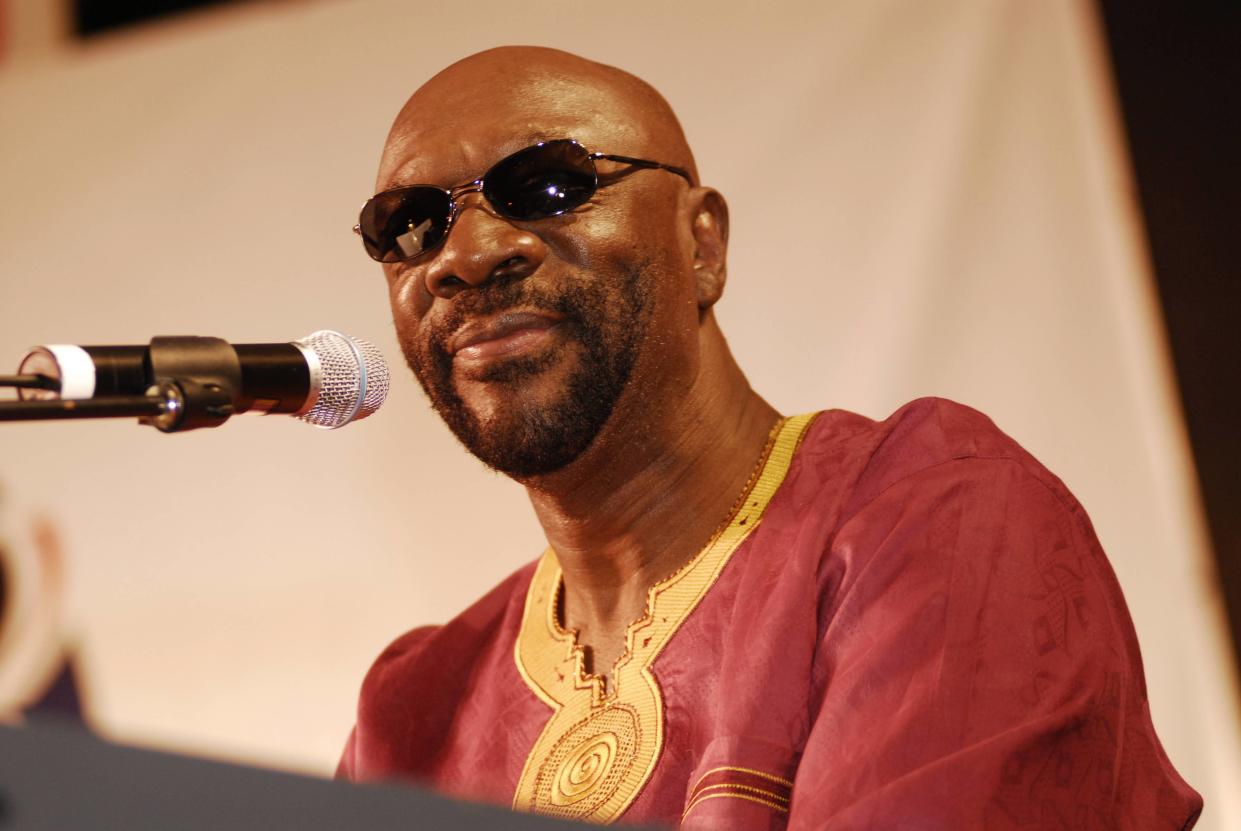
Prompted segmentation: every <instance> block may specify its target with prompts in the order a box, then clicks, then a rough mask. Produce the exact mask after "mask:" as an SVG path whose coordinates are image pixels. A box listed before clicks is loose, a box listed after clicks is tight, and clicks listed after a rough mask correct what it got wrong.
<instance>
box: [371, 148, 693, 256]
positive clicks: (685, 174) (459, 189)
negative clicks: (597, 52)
mask: <svg viewBox="0 0 1241 831" xmlns="http://www.w3.org/2000/svg"><path fill="white" fill-rule="evenodd" d="M557 144H572V145H574V146H576V147H579V148H581V150H582V152H583V153H585V154H586V160H587V161H589V162H590V167H591V173H592V175H593V178H594V182H593V184H592V186H591V191H590V194H589V195H588V196H587V197H586V199H587V200H589V199H590V198H591V197H592V196H594V195H595V194H596V193H597V192H598V191H599V169H598V167H596V166H595V162H596V161H599V160H600V159H603V160H605V161H610V162H620V163H621V164H627V165H630V166H631V167H637V168H642V169H645V170H667V171H668V172H669V173H675V174H676V175H678V176H680V177H681V178H682V179H684V180H685V181H687V182H689V184H690V187H694V179H693V177H692V176H691V175H690V173H689V171H688V170H686V169H685V168H683V167H677V166H675V165H670V164H663V163H662V162H654V161H651V160H650V159H638V158H634V157H633V156H622V155H619V154H616V153H592V152H591V151H589V150H587V149H586V147H585V146H584V145H583V144H582V143H581V142H579V141H578V140H577V139H571V138H562V139H549V140H547V141H540V142H538V143H537V144H532V145H530V146H529V147H523V148H522V149H520V150H517V151H514V152H512V153H510V154H508V155H507V156H505V157H504V158H502V159H500V160H499V161H498V162H496V163H495V164H493V165H492V166H491V167H489V168H487V171H486V172H485V173H484V174H483V175H482V176H480V177H478V178H477V179H474V180H473V181H470V182H465V183H464V184H460V185H456V186H455V187H451V188H442V187H440V186H439V185H426V184H414V185H402V186H401V187H397V188H389V189H388V190H384V191H380V192H379V193H377V194H375V195H374V196H372V197H371V198H370V199H367V200H366V201H365V202H363V203H362V211H361V212H365V211H366V207H367V206H368V205H370V204H371V202H372V201H374V200H375V199H378V198H379V197H381V196H385V195H387V194H391V193H397V192H401V191H409V190H413V189H415V188H417V189H422V188H431V189H433V190H437V191H439V192H440V193H443V194H446V195H447V196H448V222H447V224H446V225H445V226H444V233H443V235H442V236H441V237H440V239H439V241H438V242H436V243H435V244H434V245H432V246H431V247H430V248H424V249H423V250H421V251H419V252H418V253H417V254H414V255H413V256H412V257H402V258H401V259H398V260H380V259H377V258H376V257H375V256H374V255H372V254H371V252H370V249H369V248H368V249H367V250H366V255H367V256H368V257H370V258H371V259H372V260H375V261H376V262H380V263H387V262H392V263H403V262H409V261H410V260H416V259H418V258H419V257H421V256H423V255H424V254H426V253H427V252H429V251H434V250H436V249H437V248H439V247H440V246H441V245H443V244H444V241H445V240H447V239H448V234H449V233H450V232H451V231H452V227H453V225H455V224H456V222H457V216H458V215H459V213H460V207H459V206H460V202H459V199H460V198H461V197H462V196H465V195H466V194H469V193H481V194H483V196H484V197H486V198H487V204H489V205H491V207H492V209H493V210H495V212H496V213H498V214H499V215H500V216H502V217H504V218H505V219H513V220H516V221H518V222H535V221H537V220H539V219H550V218H551V217H553V216H561V215H563V214H566V213H568V212H569V211H572V210H576V209H577V208H579V207H581V206H582V205H583V204H585V201H586V200H583V202H579V203H578V204H576V205H571V206H569V207H566V208H563V209H561V210H558V211H554V212H552V213H549V214H544V215H542V216H539V217H536V218H534V219H530V218H523V217H519V216H513V215H511V214H509V213H508V212H506V211H505V209H504V207H503V206H502V205H497V204H496V203H495V202H493V201H491V198H490V197H488V196H487V192H486V186H487V177H488V176H489V175H491V174H492V173H493V172H494V171H495V169H496V168H497V167H499V166H500V165H502V164H504V163H505V162H507V161H509V160H510V159H512V158H513V157H514V156H519V155H521V154H522V153H526V152H529V151H530V150H535V149H538V148H540V147H546V146H548V145H557ZM353 232H354V233H355V234H357V235H358V236H362V223H361V221H359V222H358V223H357V224H355V225H354V226H353ZM364 247H365V246H364Z"/></svg>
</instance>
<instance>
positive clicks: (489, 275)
mask: <svg viewBox="0 0 1241 831" xmlns="http://www.w3.org/2000/svg"><path fill="white" fill-rule="evenodd" d="M546 256H547V246H546V244H544V242H543V240H541V239H540V238H539V236H538V235H537V234H534V233H532V232H530V231H527V230H525V229H522V228H518V227H517V226H516V225H513V224H512V223H511V222H509V221H508V220H506V219H505V218H504V217H502V216H498V215H496V214H495V213H494V212H493V211H492V210H491V207H490V206H489V205H488V204H487V203H486V201H485V200H484V199H483V196H482V194H477V193H474V194H469V195H467V196H465V197H462V198H461V200H460V202H459V203H458V207H457V221H456V222H455V223H453V226H452V228H451V229H450V230H449V232H448V238H447V239H445V240H444V244H443V246H442V247H441V248H440V250H439V253H438V254H437V256H436V257H435V258H434V260H432V262H431V263H430V265H429V266H428V267H427V271H426V275H425V277H424V280H425V281H426V288H427V291H428V292H430V293H431V294H432V295H434V296H435V297H442V298H449V297H452V296H454V295H455V294H457V293H458V292H461V291H465V290H466V289H469V288H474V287H477V286H480V285H482V284H484V283H486V282H488V281H489V280H495V279H499V278H522V277H526V276H529V275H530V274H533V273H534V271H535V270H536V269H537V268H538V267H539V266H540V265H541V264H542V262H543V260H544V259H545V258H546Z"/></svg>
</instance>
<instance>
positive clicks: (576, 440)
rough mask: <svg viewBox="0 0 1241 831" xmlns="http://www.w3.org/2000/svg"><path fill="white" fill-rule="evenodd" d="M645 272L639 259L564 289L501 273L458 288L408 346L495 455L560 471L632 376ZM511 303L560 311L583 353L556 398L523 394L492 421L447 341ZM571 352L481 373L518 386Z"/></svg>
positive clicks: (437, 394)
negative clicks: (462, 390) (458, 375)
mask: <svg viewBox="0 0 1241 831" xmlns="http://www.w3.org/2000/svg"><path fill="white" fill-rule="evenodd" d="M644 272H645V269H644V268H641V267H639V268H634V269H632V270H629V271H626V272H623V273H621V274H620V275H618V276H617V277H613V278H610V279H599V280H593V281H591V282H590V283H584V284H579V285H575V286H572V287H570V288H568V289H565V290H563V291H560V292H555V293H553V292H551V291H549V290H548V289H546V288H542V287H538V286H536V285H534V284H533V280H531V279H529V278H525V279H522V278H515V279H508V280H506V279H497V280H494V281H492V282H490V283H487V284H484V285H482V286H478V287H474V288H471V289H469V290H467V291H465V292H463V293H461V294H459V295H457V296H456V297H454V298H453V299H452V307H451V309H450V310H449V312H448V313H446V314H445V315H444V317H443V318H442V319H440V320H438V321H436V322H435V325H434V326H433V328H432V330H431V331H430V332H429V333H428V334H427V335H426V336H424V339H423V341H422V343H421V344H419V343H414V342H411V341H410V340H409V339H407V338H406V337H404V336H403V337H402V338H401V349H402V351H403V352H404V354H405V360H406V362H407V363H408V364H409V366H410V368H411V369H412V370H413V371H414V375H415V376H416V377H417V378H418V381H419V383H420V384H422V388H423V390H425V391H426V393H427V397H428V398H430V399H431V406H432V407H434V408H435V410H436V412H438V413H439V414H440V417H441V418H443V419H444V422H445V423H446V424H447V425H448V427H449V429H451V430H452V432H453V434H454V435H456V437H457V438H458V439H459V440H460V441H461V443H462V444H464V445H465V447H466V449H468V450H469V451H470V452H471V453H472V454H474V455H475V456H476V457H478V458H479V459H480V460H481V461H482V462H483V463H484V464H485V465H487V466H488V467H491V468H493V469H494V470H497V471H500V472H501V473H505V474H507V475H509V476H512V477H514V478H516V479H528V478H531V477H535V476H540V475H543V474H547V473H552V472H554V471H557V470H560V469H561V468H563V467H565V466H566V465H568V464H569V463H571V462H572V461H573V460H574V459H576V458H577V457H578V456H580V455H581V454H582V452H583V451H585V450H586V448H588V447H589V446H590V444H591V442H593V441H594V439H595V437H596V436H597V435H598V434H599V432H600V431H601V430H602V429H603V426H604V425H605V424H606V423H607V421H608V419H609V418H610V417H611V415H612V411H613V410H614V409H615V407H616V402H617V400H618V399H619V398H620V396H621V393H622V392H623V391H624V389H625V386H626V385H627V384H628V382H629V377H630V374H631V372H632V370H633V366H634V361H635V360H636V358H637V353H638V345H639V344H640V343H642V341H643V338H644V337H645V334H646V329H647V317H648V312H649V310H648V303H647V300H646V298H647V297H648V296H649V293H648V292H645V291H643V290H642V285H643V283H644V277H646V276H648V275H645V274H644ZM509 309H526V310H530V309H533V310H541V311H545V312H548V313H551V314H553V315H555V316H556V317H557V318H558V319H559V322H558V328H559V329H561V331H562V334H563V336H564V337H565V339H566V340H567V341H568V342H569V343H571V344H572V343H576V345H577V346H578V349H577V352H578V356H579V359H578V362H577V366H576V367H574V368H573V370H572V372H571V373H570V375H569V377H568V379H567V380H566V382H565V384H564V388H563V390H562V391H561V394H560V395H558V396H557V397H556V398H555V399H554V400H553V401H551V402H543V403H533V402H530V401H528V400H526V399H524V398H523V397H522V396H520V395H514V396H513V401H514V402H515V403H514V404H513V406H512V407H511V408H510V409H506V410H500V411H497V412H494V413H492V415H491V417H490V418H488V419H487V421H486V422H484V421H482V420H481V419H480V418H479V417H478V415H477V414H476V413H475V412H474V411H473V410H471V409H470V407H469V406H467V405H466V403H465V402H464V401H463V400H462V398H461V396H460V394H459V393H458V391H457V389H456V386H455V384H454V382H453V356H452V353H450V352H449V351H448V349H447V347H446V343H447V340H448V338H449V337H450V336H451V334H452V333H453V332H454V331H456V329H457V328H458V327H459V326H460V325H461V324H462V323H463V322H464V321H465V320H467V319H469V318H471V317H479V316H486V315H494V314H498V313H500V312H503V311H506V310H509ZM562 354H563V350H562V349H554V350H548V351H547V352H544V353H543V354H541V355H537V356H532V357H527V358H515V359H511V360H504V361H500V362H497V363H496V364H494V365H493V366H491V367H489V368H488V369H487V370H486V371H485V372H484V373H483V374H482V375H481V376H478V378H477V380H480V381H483V382H486V383H490V384H512V385H514V386H516V385H519V384H521V383H523V382H524V381H527V380H529V379H530V378H532V377H534V376H536V375H538V374H539V373H541V372H544V371H545V370H547V369H548V368H549V367H550V366H551V365H552V364H553V363H555V362H556V361H557V360H560V359H561V355H562Z"/></svg>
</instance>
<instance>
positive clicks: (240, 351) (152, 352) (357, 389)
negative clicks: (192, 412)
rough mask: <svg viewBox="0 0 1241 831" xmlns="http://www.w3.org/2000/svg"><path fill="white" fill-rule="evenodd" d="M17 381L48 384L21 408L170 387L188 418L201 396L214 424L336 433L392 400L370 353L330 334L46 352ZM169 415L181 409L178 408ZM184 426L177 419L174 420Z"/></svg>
mask: <svg viewBox="0 0 1241 831" xmlns="http://www.w3.org/2000/svg"><path fill="white" fill-rule="evenodd" d="M18 372H19V373H20V374H21V375H25V376H31V375H42V376H46V379H47V380H46V381H41V382H40V383H41V385H42V386H43V387H44V388H43V389H31V388H27V389H19V390H18V394H19V396H20V397H21V398H22V399H25V400H29V399H45V400H46V399H60V400H62V401H85V400H88V399H96V400H100V399H108V398H113V399H118V400H119V399H120V398H123V397H130V396H143V395H148V396H149V395H151V394H152V388H153V387H157V386H159V385H162V384H168V383H174V384H175V385H178V386H177V389H176V392H178V393H182V394H183V396H184V397H185V398H186V399H187V401H183V402H182V405H185V406H182V408H181V409H183V410H188V409H189V408H188V404H189V403H193V401H189V400H188V399H193V398H194V396H195V395H196V394H197V393H195V392H194V390H201V389H205V390H206V391H207V394H208V397H210V401H209V403H208V404H207V405H206V411H207V412H208V413H210V414H211V416H213V417H214V418H215V424H218V423H222V422H223V421H224V420H225V419H227V418H228V417H229V416H230V415H233V414H234V413H244V412H248V411H261V412H264V413H284V414H288V415H293V416H296V417H297V418H299V419H301V420H302V421H305V422H307V423H308V424H313V425H314V426H316V427H322V428H325V429H335V428H337V427H343V426H344V425H346V424H348V423H350V422H351V421H357V420H358V419H362V418H366V417H367V416H368V415H370V414H371V413H373V412H375V411H376V410H377V409H379V407H380V405H381V404H383V402H384V399H386V398H387V396H388V366H387V364H386V363H385V362H384V359H383V355H381V354H380V352H379V350H378V349H377V348H375V345H374V344H372V343H370V342H369V341H365V340H361V339H359V338H352V337H349V336H348V335H344V334H341V333H340V332H335V331H332V330H330V329H323V330H321V331H318V332H314V333H312V334H309V335H307V336H306V337H304V338H302V339H301V340H297V341H293V342H291V343H251V344H230V343H228V342H227V341H223V340H221V339H219V338H205V337H157V338H152V340H151V342H150V343H149V344H147V345H146V346H75V345H70V344H48V345H45V346H37V347H34V348H33V349H31V350H30V351H29V352H28V353H27V354H26V356H25V357H24V358H23V359H22V362H21V365H20V366H19V368H18ZM57 390H59V391H58V392H57ZM211 396H214V397H211ZM101 403H102V402H101ZM65 406H66V407H72V406H73V405H65ZM170 406H171V409H173V410H177V409H178V405H177V404H176V402H175V401H174V402H172V403H171V405H170ZM183 417H184V416H183V415H181V414H180V411H178V412H174V413H173V414H172V416H171V417H170V418H176V419H180V418H183ZM154 423H155V425H156V426H157V427H160V428H161V429H165V428H164V426H163V425H161V424H160V423H159V421H158V420H156V421H155V422H154ZM173 423H174V424H179V423H180V422H173ZM215 424H210V423H197V424H193V425H190V424H185V425H184V426H182V427H181V428H180V429H187V428H189V427H191V426H215ZM172 429H176V427H175V426H174V427H172Z"/></svg>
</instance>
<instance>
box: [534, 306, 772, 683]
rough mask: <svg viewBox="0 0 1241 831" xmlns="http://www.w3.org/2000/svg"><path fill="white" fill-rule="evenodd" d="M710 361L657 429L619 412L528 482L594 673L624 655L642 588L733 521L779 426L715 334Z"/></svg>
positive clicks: (568, 613) (636, 411)
mask: <svg viewBox="0 0 1241 831" xmlns="http://www.w3.org/2000/svg"><path fill="white" fill-rule="evenodd" d="M715 331H716V332H718V330H715ZM707 354H713V355H714V356H715V357H714V360H711V359H708V360H704V363H703V365H702V366H701V367H700V368H699V372H698V374H697V378H696V380H695V382H694V383H693V384H692V385H691V387H690V391H689V393H688V394H687V395H684V396H683V397H682V398H681V399H680V400H679V401H678V402H677V404H676V406H673V407H669V408H666V409H665V410H664V411H663V412H661V413H660V414H659V416H658V420H656V419H654V418H652V417H650V416H647V415H645V414H644V413H649V412H651V408H650V407H646V406H639V405H633V406H630V407H625V406H624V405H623V404H622V405H619V406H618V408H617V411H616V412H614V414H613V417H612V419H611V420H610V421H609V425H608V428H605V431H604V433H603V434H601V435H600V436H599V437H598V438H597V439H596V441H595V442H594V443H593V444H592V446H591V448H590V449H589V450H588V451H587V452H586V453H584V454H583V456H582V458H580V459H578V460H577V461H576V462H574V463H573V465H571V466H570V467H569V468H568V469H566V470H564V471H560V472H558V473H557V474H554V475H553V476H550V477H546V478H544V479H541V480H540V481H538V482H534V483H527V489H528V492H529V495H530V500H531V503H532V504H533V506H534V509H535V512H536V514H537V515H538V518H539V522H540V523H541V524H542V526H543V530H544V533H545V534H546V536H547V540H548V542H549V543H550V544H551V546H552V548H553V549H554V550H555V552H556V558H557V560H558V561H559V563H560V566H561V569H562V571H563V574H564V592H565V594H564V604H563V607H562V608H563V610H564V618H565V619H564V623H565V625H566V626H567V627H569V628H571V629H576V630H577V632H578V642H579V644H581V645H582V646H584V647H585V648H586V653H587V659H588V664H589V665H590V668H591V671H592V672H595V673H597V674H604V673H605V672H607V671H608V670H609V669H610V667H611V665H612V662H613V661H614V660H615V659H616V658H617V657H619V656H620V654H621V653H622V652H623V649H624V635H625V630H626V629H627V627H628V625H629V624H630V623H632V622H633V621H634V620H637V619H638V618H640V617H642V614H643V611H644V609H645V605H646V596H647V590H648V589H649V588H650V587H651V586H652V585H654V584H655V583H657V582H658V581H659V580H661V579H663V578H664V577H667V576H668V575H669V574H671V573H673V572H675V571H676V570H677V569H678V568H680V567H681V566H682V565H684V564H685V563H686V562H687V561H688V560H690V559H691V558H692V557H693V556H694V555H695V554H697V553H698V551H699V550H700V549H701V548H702V547H703V546H704V545H705V544H706V543H707V541H708V540H709V539H710V538H711V536H712V535H713V533H714V532H715V531H717V530H718V529H719V528H720V526H721V525H722V524H723V523H724V522H726V521H727V520H728V519H729V516H728V514H729V512H730V510H731V509H732V508H733V507H735V503H736V500H737V498H738V497H739V496H740V494H741V491H742V490H743V489H744V487H745V485H746V483H747V482H748V480H749V479H750V475H751V473H752V472H753V471H754V468H755V466H756V464H757V462H758V461H759V458H760V457H761V455H762V452H763V448H764V447H765V445H766V443H767V439H768V437H769V435H770V434H771V431H772V428H773V427H774V426H775V424H776V423H777V421H778V419H779V413H777V412H776V411H775V409H773V408H772V407H771V406H770V405H769V404H767V402H766V401H764V400H763V399H762V398H761V397H759V396H758V394H757V393H755V392H754V391H753V390H752V389H751V388H750V386H749V383H748V382H747V381H746V379H745V376H744V375H743V374H742V373H741V370H740V368H738V367H737V365H736V362H735V361H734V360H733V358H732V356H731V354H729V352H728V349H727V346H726V345H725V344H724V342H723V338H722V336H721V337H720V338H719V343H718V348H716V349H713V350H709V351H708V353H707Z"/></svg>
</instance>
